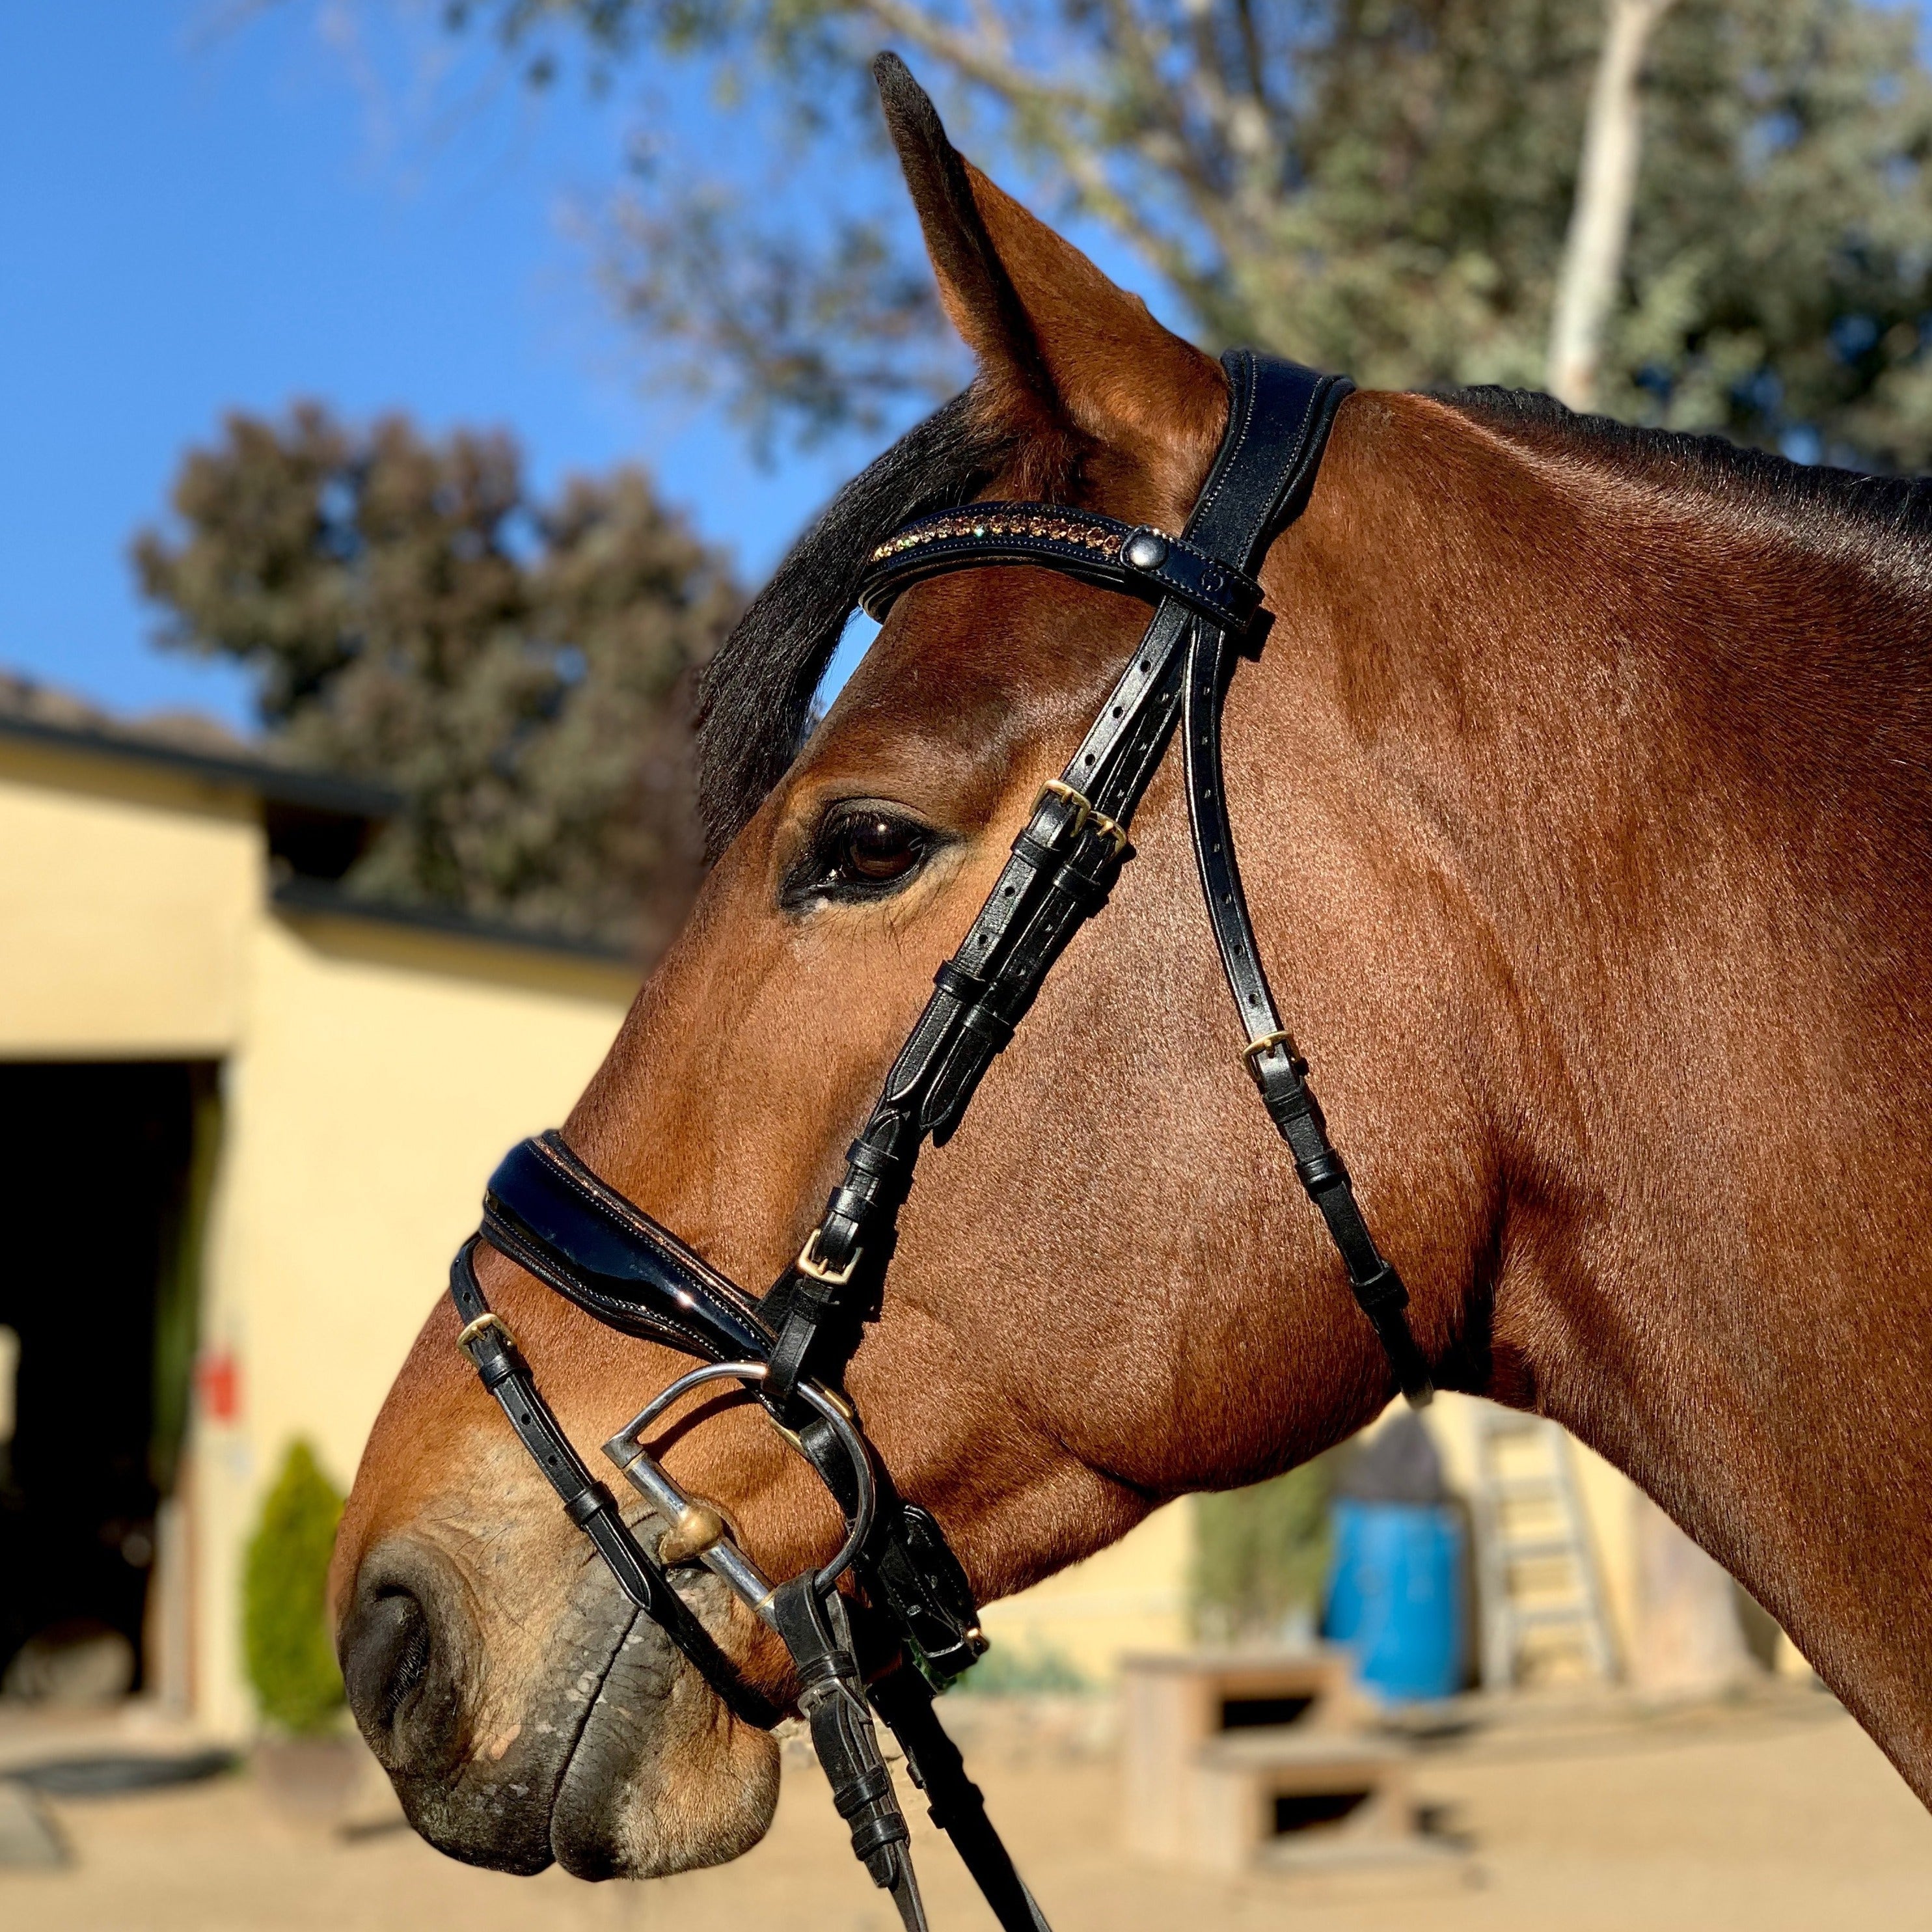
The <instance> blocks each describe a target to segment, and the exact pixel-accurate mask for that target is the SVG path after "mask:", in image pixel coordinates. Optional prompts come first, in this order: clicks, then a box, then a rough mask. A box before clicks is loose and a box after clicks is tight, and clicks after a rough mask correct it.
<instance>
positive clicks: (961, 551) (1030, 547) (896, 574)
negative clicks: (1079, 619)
mask: <svg viewBox="0 0 1932 1932" xmlns="http://www.w3.org/2000/svg"><path fill="white" fill-rule="evenodd" d="M1012 563H1034V564H1039V563H1044V564H1047V565H1051V566H1052V568H1055V569H1057V570H1059V571H1062V572H1063V573H1064V574H1067V575H1069V576H1073V577H1081V578H1082V579H1084V580H1085V581H1086V582H1088V583H1097V584H1100V585H1101V586H1103V587H1104V588H1106V589H1109V590H1124V591H1125V592H1127V593H1128V594H1129V595H1130V596H1135V597H1141V598H1146V599H1147V600H1148V601H1149V602H1150V603H1155V604H1157V603H1159V602H1160V600H1161V599H1162V598H1163V597H1173V598H1178V599H1179V600H1180V601H1181V602H1182V603H1184V604H1187V606H1188V607H1189V608H1190V610H1196V611H1198V612H1199V613H1200V614H1201V615H1202V616H1204V617H1205V618H1207V619H1208V620H1209V621H1210V622H1213V623H1216V624H1220V625H1226V626H1227V627H1229V628H1231V629H1234V630H1245V629H1246V628H1247V626H1248V625H1250V623H1251V622H1253V619H1254V616H1255V613H1256V611H1258V610H1259V609H1260V608H1261V601H1262V587H1261V586H1260V585H1259V583H1256V581H1255V580H1254V579H1253V577H1250V576H1248V575H1247V574H1245V573H1244V571H1240V570H1237V569H1236V568H1234V567H1233V565H1230V564H1228V563H1225V562H1222V561H1220V559H1217V558H1215V557H1214V556H1210V555H1209V554H1208V552H1207V551H1206V550H1202V549H1199V547H1196V545H1195V544H1191V543H1190V542H1189V541H1187V538H1185V537H1178V536H1175V535H1171V534H1170V533H1169V532H1167V531H1166V530H1157V529H1155V528H1154V526H1153V525H1152V524H1151V523H1123V522H1121V520H1120V519H1119V518H1118V517H1108V516H1103V515H1102V514H1100V511H1097V510H1073V509H1062V508H1058V506H1050V505H1046V504H1042V503H969V504H968V505H966V507H965V508H964V509H959V510H942V511H939V512H938V514H935V515H933V516H929V517H921V518H920V519H919V520H918V521H917V522H916V523H907V525H906V526H904V528H903V529H900V530H898V531H896V532H894V534H893V535H891V536H889V537H888V538H886V541H884V542H883V543H882V544H880V545H879V547H878V548H877V550H874V551H873V553H872V554H871V556H870V557H869V558H868V559H867V560H866V564H865V572H864V574H863V575H862V577H860V578H859V604H860V605H861V606H862V607H863V609H864V610H865V614H866V616H868V617H871V618H874V619H883V618H884V616H885V615H886V612H887V611H888V610H890V609H891V608H892V605H893V604H894V602H895V601H896V600H897V598H898V595H899V593H900V592H901V591H903V590H904V589H907V588H908V587H909V586H911V585H913V584H914V583H918V582H919V581H920V580H921V579H922V578H925V577H938V576H942V575H944V574H949V573H950V572H951V571H956V570H966V569H970V568H972V567H973V566H974V565H997V564H1012Z"/></svg>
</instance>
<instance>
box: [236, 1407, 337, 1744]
mask: <svg viewBox="0 0 1932 1932" xmlns="http://www.w3.org/2000/svg"><path fill="white" fill-rule="evenodd" d="M342 1502H343V1499H342V1496H341V1493H340V1492H339V1491H338V1490H337V1489H336V1487H335V1484H332V1482H330V1481H329V1478H327V1477H326V1476H325V1475H323V1472H322V1467H321V1465H320V1463H317V1460H316V1457H315V1451H314V1449H313V1448H311V1447H310V1445H308V1443H307V1442H299V1441H298V1442H292V1443H290V1445H289V1450H288V1454H287V1455H286V1456H285V1457H284V1458H283V1459H282V1466H281V1470H280V1472H278V1475H276V1478H275V1484H274V1487H272V1488H271V1489H270V1490H269V1493H268V1496H267V1497H266V1499H265V1500H264V1501H263V1505H262V1520H261V1521H260V1523H258V1524H257V1526H256V1529H255V1534H254V1535H253V1536H252V1537H251V1538H250V1539H249V1541H248V1554H247V1556H246V1558H245V1561H244V1565H243V1569H242V1654H243V1658H244V1661H245V1664H246V1665H247V1667H248V1682H249V1683H250V1684H251V1685H252V1686H253V1687H254V1692H255V1701H256V1703H257V1705H258V1706H260V1710H261V1713H262V1716H263V1720H264V1721H266V1723H268V1724H270V1725H272V1726H273V1727H275V1729H276V1730H280V1731H286V1732H287V1733H290V1735H291V1736H296V1737H302V1736H308V1735H311V1734H312V1733H315V1732H317V1731H321V1730H327V1729H328V1728H329V1726H330V1725H331V1724H332V1723H333V1722H334V1721H335V1716H336V1714H337V1712H339V1711H340V1710H341V1708H342V1703H343V1696H342V1673H341V1671H340V1670H338V1669H337V1667H336V1663H335V1649H334V1647H333V1646H332V1645H331V1643H329V1613H328V1606H327V1603H326V1596H327V1592H328V1586H329V1556H330V1554H331V1553H332V1551H333V1550H334V1549H335V1526H336V1525H337V1524H338V1523H340V1522H341V1520H342Z"/></svg>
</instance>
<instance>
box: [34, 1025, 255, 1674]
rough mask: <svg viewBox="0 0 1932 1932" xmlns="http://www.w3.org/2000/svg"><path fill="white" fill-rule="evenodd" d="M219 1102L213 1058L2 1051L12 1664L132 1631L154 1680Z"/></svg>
mask: <svg viewBox="0 0 1932 1932" xmlns="http://www.w3.org/2000/svg"><path fill="white" fill-rule="evenodd" d="M218 1118H219V1115H218V1101H217V1088H216V1082H215V1068H214V1066H213V1065H212V1064H210V1063H208V1062H205V1061H154V1062H142V1063H133V1064H118V1063H117V1064H91V1063H90V1064H31V1065H20V1064H10V1065H0V1215H4V1217H5V1226H6V1229H7V1259H6V1265H5V1268H0V1325H5V1327H7V1328H10V1329H12V1330H13V1331H14V1332H15V1334H17V1336H18V1337H19V1352H18V1368H17V1376H16V1382H15V1389H14V1403H13V1411H14V1427H13V1441H12V1442H11V1444H10V1445H8V1447H7V1451H6V1452H5V1460H4V1462H0V1673H4V1672H5V1670H7V1667H8V1665H9V1664H10V1663H11V1662H12V1661H13V1659H14V1658H16V1656H17V1655H18V1654H19V1653H20V1651H21V1649H22V1647H23V1646H26V1645H28V1643H34V1645H35V1646H37V1647H39V1646H48V1645H52V1646H55V1647H58V1646H59V1645H60V1644H61V1643H63V1642H65V1641H68V1640H70V1639H71V1640H75V1641H85V1640H87V1639H88V1637H89V1634H93V1635H94V1636H95V1637H99V1636H100V1635H101V1634H103V1633H107V1632H118V1633H119V1634H120V1635H121V1637H124V1638H125V1639H126V1640H127V1643H128V1645H129V1646H130V1647H131V1650H132V1654H133V1658H134V1659H135V1660H136V1665H135V1668H136V1677H135V1683H134V1686H133V1688H139V1685H140V1676H139V1673H140V1660H141V1657H142V1624H143V1622H144V1619H145V1614H146V1610H147V1598H148V1577H149V1575H150V1573H151V1570H152V1568H153V1564H154V1550H155V1530H154V1518H155V1511H156V1509H157V1506H158V1505H159V1504H160V1502H161V1500H162V1499H163V1498H164V1497H165V1496H167V1495H168V1493H169V1491H170V1490H171V1489H172V1485H173V1483H174V1481H175V1470H176V1464H177V1463H178V1459H179V1456H180V1452H181V1440H182V1436H183V1433H184V1430H185V1428H186V1426H187V1408H188V1385H189V1378H190V1374H191V1372H192V1367H193V1356H194V1349H195V1343H196V1314H197V1312H198V1307H199V1277H200V1232H201V1220H202V1210H203V1208H204V1207H205V1202H206V1198H207V1193H208V1179H209V1177H210V1175H211V1172H212V1167H213V1160H214V1142H215V1133H216V1127H217V1121H218ZM23 1661H24V1660H23Z"/></svg>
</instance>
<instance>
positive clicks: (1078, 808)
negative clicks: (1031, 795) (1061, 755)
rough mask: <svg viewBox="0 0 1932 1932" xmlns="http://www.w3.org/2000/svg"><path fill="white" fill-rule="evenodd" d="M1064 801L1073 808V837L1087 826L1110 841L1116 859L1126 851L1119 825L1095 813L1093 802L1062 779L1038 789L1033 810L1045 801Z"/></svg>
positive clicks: (1052, 780) (1124, 836)
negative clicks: (1051, 799) (1052, 799)
mask: <svg viewBox="0 0 1932 1932" xmlns="http://www.w3.org/2000/svg"><path fill="white" fill-rule="evenodd" d="M1049 796H1051V797H1053V798H1059V799H1065V800H1066V801H1067V803H1068V804H1069V805H1071V806H1073V835H1074V837H1075V838H1079V836H1080V835H1081V833H1082V832H1084V831H1085V829H1087V827H1088V826H1090V825H1091V826H1092V827H1093V828H1094V830H1095V831H1096V832H1099V833H1100V836H1101V837H1102V838H1106V839H1108V840H1110V841H1112V844H1113V847H1114V856H1115V858H1117V859H1118V857H1119V856H1121V853H1123V852H1124V851H1125V850H1127V833H1126V832H1125V831H1124V829H1122V828H1121V826H1120V824H1119V823H1118V822H1117V821H1116V820H1113V819H1111V818H1109V817H1108V816H1107V814H1106V813H1105V812H1104V811H1095V810H1094V801H1093V800H1092V799H1090V798H1089V797H1088V796H1087V795H1086V793H1085V792H1079V791H1076V790H1074V789H1073V787H1072V786H1071V785H1070V784H1068V783H1067V781H1066V780H1065V779H1064V778H1049V779H1048V780H1047V781H1046V784H1043V785H1042V786H1041V787H1040V796H1039V798H1038V799H1036V800H1035V801H1034V810H1035V811H1038V810H1039V808H1040V806H1041V805H1043V804H1044V803H1045V802H1046V800H1047V799H1048V798H1049Z"/></svg>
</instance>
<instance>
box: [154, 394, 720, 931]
mask: <svg viewBox="0 0 1932 1932" xmlns="http://www.w3.org/2000/svg"><path fill="white" fill-rule="evenodd" d="M172 501H173V507H174V509H175V514H176V517H177V520H178V528H177V529H175V530H173V531H171V532H163V531H158V530H148V531H146V532H143V533H142V535H140V536H139V538H137V540H136V544H135V550H134V555H135V562H136V568H137V571H138V572H139V578H140V582H141V586H142V589H143V590H144V592H145V593H146V595H148V597H150V598H152V599H154V601H156V602H157V603H158V604H160V606H161V607H162V608H163V611H164V613H165V618H164V622H163V628H162V630H161V632H160V639H161V641H162V642H163V643H165V644H167V645H169V646H173V647H175V648H178V649H185V650H190V651H195V652H200V653H202V654H204V655H211V656H221V657H226V658H232V659H234V660H236V661H238V662H239V663H241V664H245V665H246V666H247V667H248V668H249V669H250V670H251V671H252V672H253V673H254V676H255V678H256V681H257V682H256V688H257V702H258V705H259V709H260V714H261V717H262V720H263V723H264V724H266V726H268V727H269V729H270V730H271V731H272V733H274V734H275V736H276V738H277V739H278V740H279V742H281V745H283V746H284V748H286V750H287V752H288V754H290V756H291V757H293V758H295V759H296V760H299V761H301V762H302V763H308V764H311V765H314V766H320V767H322V768H323V769H329V770H332V771H336V772H344V773H347V774H350V775H355V776H359V777H363V778H371V779H374V780H378V781H383V782H386V783H387V784H390V785H392V786H393V787H395V789H396V790H398V792H400V793H401V795H402V796H403V798H404V801H405V804H404V810H403V811H402V812H401V814H400V815H399V817H398V818H397V819H396V820H395V821H394V822H393V823H392V824H391V825H390V826H389V827H388V828H387V829H386V831H385V832H384V833H383V835H382V836H381V837H380V839H379V840H378V841H377V844H376V845H375V846H374V849H373V850H371V851H370V852H369V853H368V854H367V855H366V856H365V857H364V858H363V859H362V860H361V861H360V862H359V865H357V867H356V870H355V871H354V872H353V873H352V874H351V875H350V880H349V882H348V883H349V885H350V889H353V890H354V891H356V892H361V893H364V894H366V895H372V896H375V897H378V898H387V899H391V900H399V901H410V902H418V903H428V904H436V905H442V906H447V907H454V908H458V909H460V910H465V911H467V912H469V913H475V914H478V915H482V916H491V917H496V918H502V919H511V920H514V921H517V922H522V923H524V924H527V925H532V926H544V927H547V928H550V929H558V930H562V931H565V932H572V933H575V934H578V935H583V936H586V937H595V938H603V939H607V940H610V941H617V942H621V943H626V944H631V945H632V946H634V947H638V948H649V947H652V946H653V945H655V944H657V943H659V942H661V940H662V939H663V938H665V937H667V936H668V933H669V932H670V930H671V929H673V927H674V926H675V924H676V921H677V919H679V917H680V916H682V911H683V910H684V907H685V904H686V903H687V901H688V897H689V895H690V892H691V889H692V888H693V886H694V882H695V879H696V877H697V868H698V865H699V857H700V852H699V845H698V841H697V835H696V832H695V830H694V814H693V810H692V805H691V776H690V754H689V743H688V740H689V733H688V729H687V724H688V696H689V684H690V679H691V673H692V671H693V670H694V667H696V666H697V665H698V664H700V663H702V662H703V660H704V659H705V658H706V657H707V656H708V655H709V653H710V652H711V650H712V647H713V646H714V644H715V642H716V640H718V637H720V636H721V634H722V632H723V630H724V627H725V625H727V622H728V621H729V619H730V616H731V615H732V613H733V610H734V609H735V607H736V604H737V602H738V593H737V592H736V589H735V587H734V586H733V583H732V580H731V577H730V573H729V571H727V568H725V566H724V563H723V562H721V559H719V558H718V557H717V556H715V555H713V554H712V553H709V551H707V550H706V549H705V548H704V547H703V546H702V545H701V544H699V543H698V542H697V540H696V539H695V538H694V537H693V536H692V535H691V532H689V531H688V529H686V528H685V526H684V525H683V523H682V522H681V521H680V520H679V519H678V518H677V517H676V516H674V515H673V514H670V512H668V511H666V510H665V509H664V508H663V507H662V506H661V505H660V504H659V503H658V501H657V499H656V498H655V495H654V494H653V493H652V489H651V486H650V484H649V481H647V480H646V478H645V477H644V476H643V474H642V473H641V472H639V471H637V470H635V469H619V470H618V471H616V472H615V473H614V474H613V475H610V476H609V477H607V478H601V479H598V480H596V481H588V480H583V479H579V480H576V481H571V483H569V484H567V485H566V486H565V487H564V489H563V490H562V491H561V493H559V495H557V496H556V497H555V498H554V499H553V500H550V501H547V502H540V501H538V500H536V499H534V498H533V497H532V495H531V493H530V492H529V489H528V487H527V485H526V482H525V481H524V478H523V472H522V466H521V463H520V458H519V456H518V453H517V448H516V446H515V445H514V443H512V442H511V441H510V440H509V439H508V437H504V436H500V435H484V434H475V433H472V432H470V431H460V430H459V431H455V432H454V433H453V434H450V435H449V436H447V437H443V438H442V439H440V440H433V439H431V438H429V437H425V435H424V434H422V433H421V432H420V431H418V430H417V429H416V428H414V427H413V426H412V425H411V424H410V422H408V421H407V419H404V418H402V417H400V416H392V417H389V418H386V419H383V420H382V421H380V422H377V423H376V424H374V425H373V426H371V427H370V428H368V429H366V430H357V429H354V428H350V427H348V426H347V425H344V424H343V423H341V422H338V420H337V419H335V417H334V416H332V415H330V414H329V412H328V411H326V410H324V409H322V408H320V407H317V406H315V405H312V404H311V405H305V406H302V407H297V408H296V410H293V412H292V413H290V415H289V416H288V417H287V419H286V420H284V421H282V422H269V421H266V420H264V419H261V418H259V417H254V416H244V415H237V416H231V417H229V419H228V420H227V422H226V425H225V427H224V429H223V434H222V436H221V438H220V441H219V442H218V443H217V444H216V445H215V446H214V447H212V448H210V449H198V450H195V451H193V452H190V454H189V455H188V456H187V458H186V459H185V460H184V463H182V466H181V471H180V473H179V475H178V478H177V479H176V481H175V486H174V490H173V498H172Z"/></svg>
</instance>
